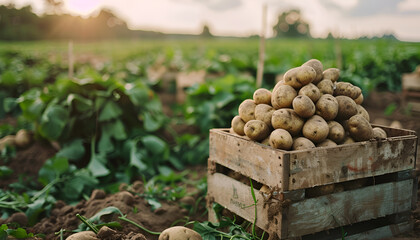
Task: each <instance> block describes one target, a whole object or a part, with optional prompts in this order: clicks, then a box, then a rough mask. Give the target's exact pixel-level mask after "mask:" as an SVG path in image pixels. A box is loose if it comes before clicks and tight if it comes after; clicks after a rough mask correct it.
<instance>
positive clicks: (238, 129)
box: [231, 116, 245, 136]
mask: <svg viewBox="0 0 420 240" xmlns="http://www.w3.org/2000/svg"><path fill="white" fill-rule="evenodd" d="M231 127H232V130H233V131H234V132H235V133H236V134H238V135H241V136H243V135H245V132H244V127H245V122H244V120H242V118H241V117H239V116H235V117H234V118H233V119H232V122H231Z"/></svg>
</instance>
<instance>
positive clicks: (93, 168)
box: [87, 153, 110, 177]
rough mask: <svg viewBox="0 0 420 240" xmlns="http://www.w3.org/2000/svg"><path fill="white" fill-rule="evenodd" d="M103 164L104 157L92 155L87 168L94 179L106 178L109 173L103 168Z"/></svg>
mask: <svg viewBox="0 0 420 240" xmlns="http://www.w3.org/2000/svg"><path fill="white" fill-rule="evenodd" d="M105 163H106V158H105V156H103V155H100V154H95V153H93V154H92V157H91V158H90V162H89V164H88V167H87V168H88V169H89V171H90V172H91V173H92V175H93V176H94V177H102V176H106V175H108V174H109V173H110V171H109V169H108V168H107V167H106V166H105Z"/></svg>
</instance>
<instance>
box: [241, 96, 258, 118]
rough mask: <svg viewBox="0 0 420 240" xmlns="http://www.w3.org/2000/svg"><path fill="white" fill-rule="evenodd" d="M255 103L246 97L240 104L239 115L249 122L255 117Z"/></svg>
mask: <svg viewBox="0 0 420 240" xmlns="http://www.w3.org/2000/svg"><path fill="white" fill-rule="evenodd" d="M256 106H257V105H256V104H255V102H254V100H251V99H246V100H244V101H243V102H242V103H241V104H240V105H239V109H238V112H239V116H240V117H241V118H242V120H244V122H245V123H246V122H248V121H250V120H254V119H255V107H256Z"/></svg>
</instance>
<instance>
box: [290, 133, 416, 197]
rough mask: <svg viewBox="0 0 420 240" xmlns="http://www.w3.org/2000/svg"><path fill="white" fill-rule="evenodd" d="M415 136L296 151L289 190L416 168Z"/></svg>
mask: <svg viewBox="0 0 420 240" xmlns="http://www.w3.org/2000/svg"><path fill="white" fill-rule="evenodd" d="M416 148H417V137H416V136H405V139H403V140H402V139H401V138H400V137H391V138H387V139H386V140H379V141H376V140H374V141H365V142H359V143H354V144H346V145H339V146H337V147H325V148H316V149H314V150H312V151H308V150H303V151H294V152H292V153H291V156H290V180H289V188H288V189H289V190H294V189H300V188H309V187H313V186H319V185H325V184H328V183H337V182H342V181H348V180H353V179H358V178H365V177H371V176H378V175H382V174H387V173H393V172H398V171H403V170H408V169H414V168H415V158H416V154H415V153H416Z"/></svg>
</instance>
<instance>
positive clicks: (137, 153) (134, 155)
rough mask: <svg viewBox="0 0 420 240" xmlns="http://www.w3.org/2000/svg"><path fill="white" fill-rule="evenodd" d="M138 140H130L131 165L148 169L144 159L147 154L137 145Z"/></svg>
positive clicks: (141, 169)
mask: <svg viewBox="0 0 420 240" xmlns="http://www.w3.org/2000/svg"><path fill="white" fill-rule="evenodd" d="M137 142H138V141H136V140H131V141H130V165H131V166H134V167H136V168H138V169H139V170H140V171H144V170H146V169H147V165H146V164H145V163H144V161H143V160H144V159H145V155H146V154H145V153H144V150H143V151H142V149H139V148H138V147H137Z"/></svg>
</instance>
